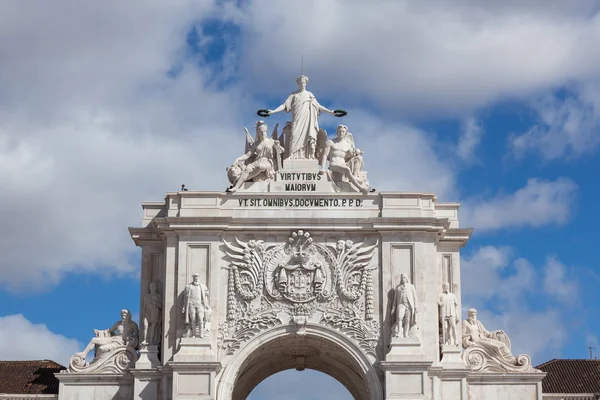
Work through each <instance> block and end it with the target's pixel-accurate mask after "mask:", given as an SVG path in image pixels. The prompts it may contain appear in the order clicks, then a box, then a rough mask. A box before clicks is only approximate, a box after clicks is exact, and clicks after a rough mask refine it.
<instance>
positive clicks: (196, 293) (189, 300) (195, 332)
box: [182, 274, 211, 338]
mask: <svg viewBox="0 0 600 400" xmlns="http://www.w3.org/2000/svg"><path fill="white" fill-rule="evenodd" d="M208 298H209V297H208V288H207V287H206V286H205V285H203V284H202V283H200V274H193V275H192V283H190V284H189V285H187V286H186V287H185V298H184V306H183V310H182V312H184V313H185V323H186V326H187V332H186V336H187V337H197V338H202V337H204V331H205V330H206V325H207V324H208V322H209V321H210V314H211V312H210V303H209V301H208Z"/></svg>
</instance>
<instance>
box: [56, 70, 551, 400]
mask: <svg viewBox="0 0 600 400" xmlns="http://www.w3.org/2000/svg"><path fill="white" fill-rule="evenodd" d="M297 83H298V90H297V91H294V92H293V93H292V94H290V95H289V97H288V98H287V99H286V100H285V102H283V103H282V104H281V105H280V106H279V107H277V108H274V109H272V110H268V109H263V110H259V112H258V114H259V116H260V118H261V120H260V121H257V122H256V123H255V125H254V127H253V128H252V129H251V130H248V129H246V135H245V142H246V149H245V152H244V154H241V155H240V157H238V158H237V159H236V160H234V161H233V163H232V164H231V165H230V166H229V167H227V168H226V171H225V172H226V174H224V177H223V178H224V179H228V181H229V184H230V187H229V189H228V190H227V191H222V192H221V191H214V192H198V191H187V190H182V191H180V192H177V193H167V194H166V197H165V200H164V201H161V202H152V203H143V204H142V207H143V220H142V225H141V227H139V228H130V233H131V237H132V238H133V240H134V242H135V244H136V245H137V246H139V247H141V249H142V262H141V298H140V310H141V311H140V321H132V319H131V314H130V313H129V311H128V310H127V309H124V310H115V317H117V316H120V318H115V319H116V320H117V319H118V320H117V321H116V322H115V324H114V325H113V326H111V327H109V328H107V327H104V328H107V329H104V330H101V329H96V330H94V335H93V338H92V339H91V340H90V343H89V345H88V346H87V347H86V348H85V350H84V351H83V352H82V353H77V354H75V355H73V357H72V358H71V361H70V365H69V368H68V369H67V371H65V372H64V373H61V374H58V376H59V378H60V382H61V386H60V394H59V397H60V399H77V398H79V399H83V398H90V399H91V398H94V399H165V400H166V399H217V400H231V399H234V400H238V399H245V398H246V396H247V395H248V394H249V393H250V392H251V391H252V389H253V388H254V387H255V386H256V385H257V384H258V383H260V382H261V381H262V380H263V379H265V378H267V377H268V376H270V375H272V374H274V373H277V372H279V371H282V370H286V369H291V368H295V369H297V370H300V371H301V370H304V369H306V368H310V369H315V370H318V371H322V372H324V373H326V374H329V375H330V376H332V377H334V378H335V379H337V380H339V381H340V382H341V383H342V384H343V385H345V387H346V388H348V390H349V391H350V393H352V395H353V396H354V397H355V398H356V399H360V400H370V399H377V400H379V399H430V400H431V399H434V400H442V399H444V400H459V399H460V400H467V399H471V400H496V399H497V400H500V399H501V400H505V399H515V400H516V399H531V400H534V399H536V400H541V394H542V393H541V380H542V378H543V376H544V374H543V373H541V372H539V371H537V370H535V369H533V368H532V366H531V361H530V359H529V357H528V356H526V355H513V354H512V352H511V346H510V340H509V338H508V336H507V334H506V333H504V332H503V331H488V330H486V329H485V327H484V325H482V323H481V322H479V321H478V320H477V313H476V310H468V312H466V314H468V315H465V316H463V315H462V311H461V310H462V306H461V276H460V249H461V248H462V247H463V246H464V245H465V244H466V243H467V241H468V240H469V237H470V235H471V229H467V228H461V227H460V226H459V221H458V216H457V212H458V208H459V205H458V204H456V203H441V202H438V200H437V198H436V196H435V195H434V194H430V193H412V192H411V193H407V192H401V191H400V192H378V191H377V190H376V189H375V188H373V187H371V185H370V183H369V180H368V176H367V172H366V170H365V167H366V166H365V162H364V161H365V160H364V159H363V152H362V151H361V150H360V148H359V147H357V146H358V145H359V144H360V143H361V141H362V142H364V141H366V140H368V138H367V136H366V135H364V136H363V135H361V132H356V135H353V134H352V133H351V128H349V127H347V126H345V125H339V126H338V127H337V129H336V131H335V134H334V135H333V134H330V135H328V134H327V132H325V130H323V129H321V128H320V127H319V115H320V113H330V114H332V115H335V116H337V117H343V116H344V115H345V114H346V112H345V111H344V110H341V109H335V110H330V109H328V108H326V107H324V106H322V105H321V104H320V103H319V102H318V101H317V99H316V98H315V96H314V95H313V94H312V93H311V92H309V91H308V90H306V85H307V83H308V78H306V77H304V76H301V77H299V78H298V79H297ZM281 111H283V112H287V113H289V115H290V121H289V122H288V123H287V124H286V125H285V126H284V127H283V129H281V130H280V129H279V127H278V126H271V127H268V125H267V123H266V122H263V121H268V117H269V116H270V115H272V114H275V113H278V112H281ZM251 131H254V132H253V133H251ZM242 140H244V139H243V136H241V137H240V142H241V141H242ZM240 144H241V143H240ZM371 156H373V155H371ZM230 161H231V160H230ZM225 165H226V163H224V167H225ZM391 168H392V166H391ZM224 170H225V168H224ZM397 173H402V171H397ZM225 175H226V176H225ZM92 328H95V327H90V331H92ZM91 336H92V335H91ZM92 350H93V351H94V352H93V356H92ZM289 390H291V391H294V392H297V393H300V392H301V390H302V388H289Z"/></svg>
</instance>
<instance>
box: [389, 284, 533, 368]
mask: <svg viewBox="0 0 600 400" xmlns="http://www.w3.org/2000/svg"><path fill="white" fill-rule="evenodd" d="M437 304H438V308H439V322H440V325H441V327H442V332H441V340H440V342H441V345H442V346H444V347H446V346H450V347H458V346H459V343H461V344H462V347H463V348H464V349H467V350H468V352H469V354H470V353H471V352H477V353H479V354H480V355H481V357H482V358H484V360H482V361H483V364H485V365H488V364H489V365H490V366H491V367H489V369H493V370H494V371H505V372H511V371H525V370H528V369H529V368H531V360H530V359H529V357H528V356H525V355H520V356H519V357H515V356H513V355H512V353H511V349H510V339H509V338H508V335H506V333H505V332H504V331H502V330H497V331H492V332H490V331H488V330H486V329H485V328H484V326H483V324H482V323H481V322H480V321H478V320H477V310H475V309H473V308H471V309H469V311H468V318H467V319H466V320H464V321H463V323H462V327H461V328H462V329H460V330H459V326H458V325H459V322H460V317H459V303H458V299H457V298H456V296H455V295H454V293H452V292H450V285H449V284H448V282H444V283H443V284H442V292H441V293H440V294H439V297H438V303H437ZM418 312H419V309H418V301H417V293H416V290H415V286H414V285H413V284H412V283H410V282H409V279H408V275H407V274H404V273H403V274H401V275H400V284H399V285H398V286H396V288H395V290H394V295H393V300H392V306H391V316H392V321H393V322H392V333H391V334H392V338H393V339H396V340H400V341H402V340H405V339H406V338H410V337H416V334H415V333H414V332H415V328H416V325H417V313H418ZM459 335H460V336H459ZM466 361H467V362H469V360H468V357H467V360H466ZM484 370H485V369H484Z"/></svg>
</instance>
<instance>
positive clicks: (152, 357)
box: [135, 344, 160, 369]
mask: <svg viewBox="0 0 600 400" xmlns="http://www.w3.org/2000/svg"><path fill="white" fill-rule="evenodd" d="M158 366H160V360H159V359H158V345H155V344H150V345H142V348H141V349H140V358H139V359H138V360H137V361H136V363H135V368H136V369H154V368H156V367H158Z"/></svg>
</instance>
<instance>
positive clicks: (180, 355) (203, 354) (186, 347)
mask: <svg viewBox="0 0 600 400" xmlns="http://www.w3.org/2000/svg"><path fill="white" fill-rule="evenodd" d="M216 360H217V356H216V355H215V353H214V352H213V350H212V347H211V341H210V338H182V339H181V343H180V347H179V351H178V352H177V353H176V354H175V356H173V361H175V362H178V363H181V362H213V361H216Z"/></svg>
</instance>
